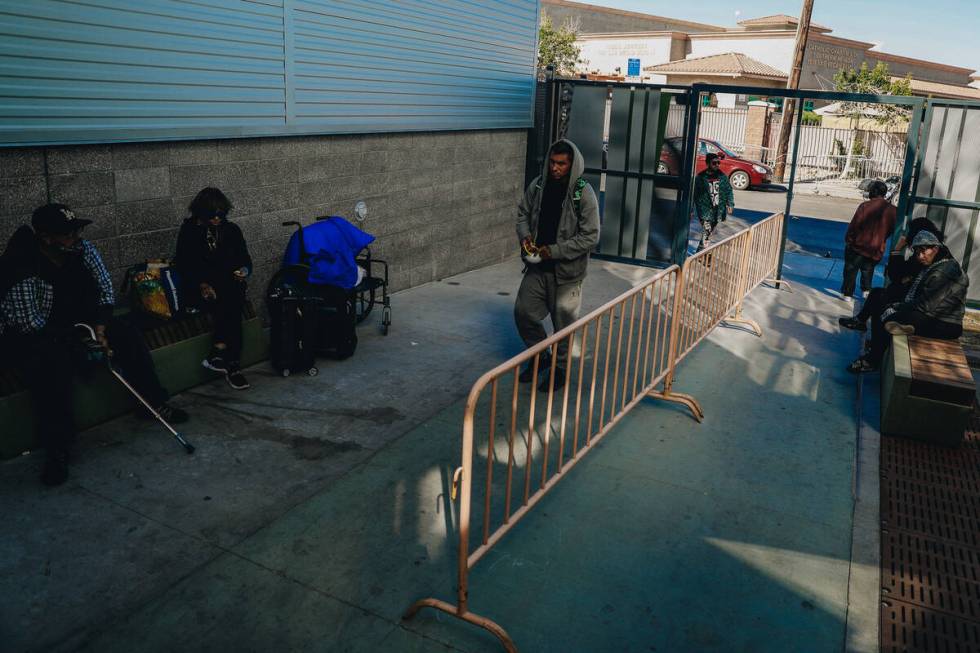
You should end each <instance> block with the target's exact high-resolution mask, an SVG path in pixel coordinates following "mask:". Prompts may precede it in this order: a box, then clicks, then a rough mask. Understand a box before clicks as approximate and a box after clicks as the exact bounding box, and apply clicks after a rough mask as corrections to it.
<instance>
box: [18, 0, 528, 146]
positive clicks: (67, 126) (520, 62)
mask: <svg viewBox="0 0 980 653" xmlns="http://www.w3.org/2000/svg"><path fill="white" fill-rule="evenodd" d="M537 16H538V2H537V1H536V0H483V1H481V0H402V1H399V2H392V1H389V2H372V1H370V0H364V1H358V0H347V1H344V2H339V1H333V2H332V1H327V0H307V1H304V0H279V1H277V0H139V2H133V1H131V0H73V1H68V0H29V1H28V0H0V146H2V145H40V144H52V143H83V142H114V141H133V140H171V139H186V138H220V137H236V136H238V137H240V136H275V135H287V134H312V133H369V132H391V131H413V130H442V129H453V130H459V129H488V128H521V127H530V126H531V123H532V119H533V93H534V64H535V47H536V38H537Z"/></svg>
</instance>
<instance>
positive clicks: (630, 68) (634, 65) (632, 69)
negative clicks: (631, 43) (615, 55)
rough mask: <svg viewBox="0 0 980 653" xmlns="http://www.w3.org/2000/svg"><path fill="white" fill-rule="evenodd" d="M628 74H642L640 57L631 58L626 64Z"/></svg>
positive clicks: (637, 75) (636, 75) (633, 75)
mask: <svg viewBox="0 0 980 653" xmlns="http://www.w3.org/2000/svg"><path fill="white" fill-rule="evenodd" d="M626 74H627V75H629V76H630V77H639V76H640V60H639V59H630V60H629V63H628V64H627V66H626Z"/></svg>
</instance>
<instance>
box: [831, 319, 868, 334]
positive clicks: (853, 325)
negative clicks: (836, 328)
mask: <svg viewBox="0 0 980 653" xmlns="http://www.w3.org/2000/svg"><path fill="white" fill-rule="evenodd" d="M837 324H839V325H841V326H842V327H844V328H845V329H850V330H851V331H867V330H868V325H867V324H865V323H864V322H862V321H861V320H859V319H857V318H856V317H841V318H838V319H837Z"/></svg>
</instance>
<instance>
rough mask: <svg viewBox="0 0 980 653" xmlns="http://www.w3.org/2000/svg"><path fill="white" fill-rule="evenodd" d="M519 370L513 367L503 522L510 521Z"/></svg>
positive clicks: (519, 384)
mask: <svg viewBox="0 0 980 653" xmlns="http://www.w3.org/2000/svg"><path fill="white" fill-rule="evenodd" d="M520 374H521V371H520V368H519V367H515V368H514V395H513V397H512V398H511V404H510V437H509V438H508V442H507V490H506V492H505V494H506V496H507V499H506V504H505V506H504V523H505V524H506V523H507V522H509V521H510V500H511V490H512V488H513V484H514V439H515V438H516V437H517V396H518V392H519V391H520V389H521V383H520V380H519V379H518V377H519V376H520Z"/></svg>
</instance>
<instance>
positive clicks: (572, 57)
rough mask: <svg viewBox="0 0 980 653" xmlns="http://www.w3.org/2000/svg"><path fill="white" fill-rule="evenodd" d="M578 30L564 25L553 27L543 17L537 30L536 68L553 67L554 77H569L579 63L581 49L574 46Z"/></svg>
mask: <svg viewBox="0 0 980 653" xmlns="http://www.w3.org/2000/svg"><path fill="white" fill-rule="evenodd" d="M577 38H578V30H577V29H575V27H574V26H573V25H572V24H569V23H565V24H564V25H562V26H561V27H555V26H554V25H553V24H552V22H551V18H550V17H548V16H544V17H543V18H542V19H541V27H540V28H539V29H538V68H539V69H541V70H543V69H544V68H545V67H546V66H554V68H555V74H556V75H571V74H573V73H574V72H575V66H576V65H577V64H578V63H579V58H578V56H579V54H580V53H581V52H582V49H581V48H579V47H576V46H575V40H576V39H577Z"/></svg>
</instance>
